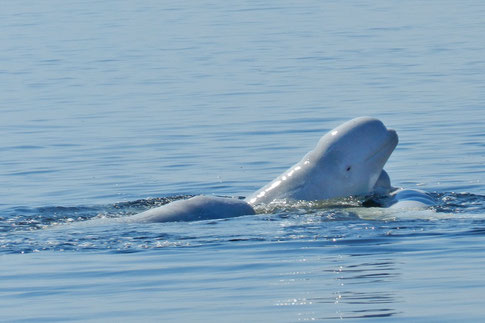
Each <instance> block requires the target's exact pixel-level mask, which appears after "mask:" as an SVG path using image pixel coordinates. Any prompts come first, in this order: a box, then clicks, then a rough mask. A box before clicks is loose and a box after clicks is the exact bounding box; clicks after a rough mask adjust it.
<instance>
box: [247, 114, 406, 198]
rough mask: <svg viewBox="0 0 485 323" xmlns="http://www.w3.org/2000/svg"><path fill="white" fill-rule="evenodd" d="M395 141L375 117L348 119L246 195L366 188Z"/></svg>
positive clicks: (338, 193) (326, 193)
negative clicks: (303, 154)
mask: <svg viewBox="0 0 485 323" xmlns="http://www.w3.org/2000/svg"><path fill="white" fill-rule="evenodd" d="M397 143H398V136H397V133H396V131H394V130H392V129H387V128H386V126H384V124H383V123H382V122H381V121H379V120H377V119H374V118H369V117H360V118H356V119H353V120H350V121H348V122H346V123H344V124H342V125H340V126H338V127H337V128H335V129H333V130H331V131H330V132H328V133H327V134H326V135H324V136H323V137H322V138H321V139H320V141H319V142H318V144H317V146H316V147H315V148H314V149H313V150H312V151H310V152H308V153H307V154H306V155H305V156H304V157H303V158H302V159H301V160H300V161H299V162H298V163H296V164H295V165H294V166H292V167H291V168H290V169H288V170H287V171H286V172H284V173H283V174H281V175H280V176H278V177H277V178H275V179H274V180H273V181H271V182H270V183H269V184H267V185H265V186H264V187H262V188H261V189H259V190H258V191H256V192H255V193H253V194H252V195H250V196H249V197H248V198H247V199H246V201H247V202H248V203H249V204H251V205H253V206H254V205H258V204H261V203H270V202H272V201H275V200H281V199H283V200H305V201H310V200H312V201H313V200H324V199H331V198H338V197H346V196H351V195H365V194H369V193H371V192H373V190H374V186H375V184H376V183H377V181H378V180H379V177H381V173H382V171H383V167H384V164H385V163H386V162H387V160H388V159H389V156H391V154H392V152H393V151H394V148H396V145H397ZM382 176H386V174H385V173H384V174H382Z"/></svg>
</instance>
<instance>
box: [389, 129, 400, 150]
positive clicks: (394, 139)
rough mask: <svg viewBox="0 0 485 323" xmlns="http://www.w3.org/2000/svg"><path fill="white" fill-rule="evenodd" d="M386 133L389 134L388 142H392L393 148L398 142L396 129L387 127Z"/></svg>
mask: <svg viewBox="0 0 485 323" xmlns="http://www.w3.org/2000/svg"><path fill="white" fill-rule="evenodd" d="M387 133H388V134H389V138H390V140H389V141H390V142H392V143H394V148H395V147H396V146H397V144H398V143H399V136H398V135H397V132H396V130H394V129H387Z"/></svg>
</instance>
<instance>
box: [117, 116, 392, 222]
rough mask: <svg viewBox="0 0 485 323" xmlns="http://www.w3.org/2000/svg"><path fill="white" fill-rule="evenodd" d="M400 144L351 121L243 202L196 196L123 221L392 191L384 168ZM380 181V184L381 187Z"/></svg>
mask: <svg viewBox="0 0 485 323" xmlns="http://www.w3.org/2000/svg"><path fill="white" fill-rule="evenodd" d="M397 142H398V138H397V134H396V132H395V131H394V130H388V129H387V128H386V127H385V126H384V124H383V123H382V122H381V121H379V120H377V119H372V118H368V117H361V118H357V119H353V120H350V121H348V122H346V123H344V124H342V125H341V126H339V127H337V128H335V129H334V130H332V131H330V132H329V133H327V134H326V135H324V136H323V137H322V138H321V139H320V141H319V142H318V144H317V146H316V147H315V149H314V150H312V151H310V152H309V153H308V154H306V155H305V156H304V157H303V159H302V160H301V161H300V162H299V163H297V164H296V165H295V166H293V167H291V168H290V169H289V170H287V171H286V172H284V173H283V174H281V175H280V176H278V177H277V178H276V179H275V180H273V181H272V182H271V183H269V184H267V185H266V186H264V187H263V188H261V189H260V190H258V191H257V192H255V193H254V194H252V195H251V196H249V197H248V198H246V200H245V201H243V200H237V199H231V198H221V197H211V196H196V197H193V198H191V199H188V200H179V201H175V202H172V203H169V204H167V205H163V206H161V207H158V208H155V209H151V210H148V211H146V212H143V213H140V214H137V215H134V216H132V217H129V218H127V219H124V220H125V221H135V222H172V221H194V220H202V219H215V218H226V217H233V216H241V215H249V214H254V213H255V212H254V209H253V206H256V205H258V204H265V203H270V202H272V201H274V200H279V199H285V200H324V199H330V198H336V197H345V196H351V195H361V194H367V193H371V192H372V191H373V190H374V188H375V185H376V183H377V186H378V187H380V188H381V189H384V190H387V188H388V187H389V188H390V181H389V177H388V176H387V173H385V172H384V171H383V170H382V168H383V167H384V164H385V163H386V161H387V159H388V158H389V156H390V155H391V153H392V151H393V150H394V148H395V147H396V145H397ZM378 179H379V181H378Z"/></svg>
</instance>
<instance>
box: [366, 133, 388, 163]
mask: <svg viewBox="0 0 485 323" xmlns="http://www.w3.org/2000/svg"><path fill="white" fill-rule="evenodd" d="M392 139H393V138H392V137H391V138H389V139H388V140H386V141H385V142H384V143H383V144H382V145H381V146H380V147H379V148H377V149H376V150H375V151H374V152H373V153H372V154H371V155H369V157H367V158H366V159H365V160H364V161H365V162H367V161H369V160H371V159H373V158H374V157H375V156H377V155H378V154H379V153H381V152H382V151H384V150H386V149H387V148H388V147H389V146H392V145H394V140H392ZM391 152H392V150H391Z"/></svg>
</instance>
